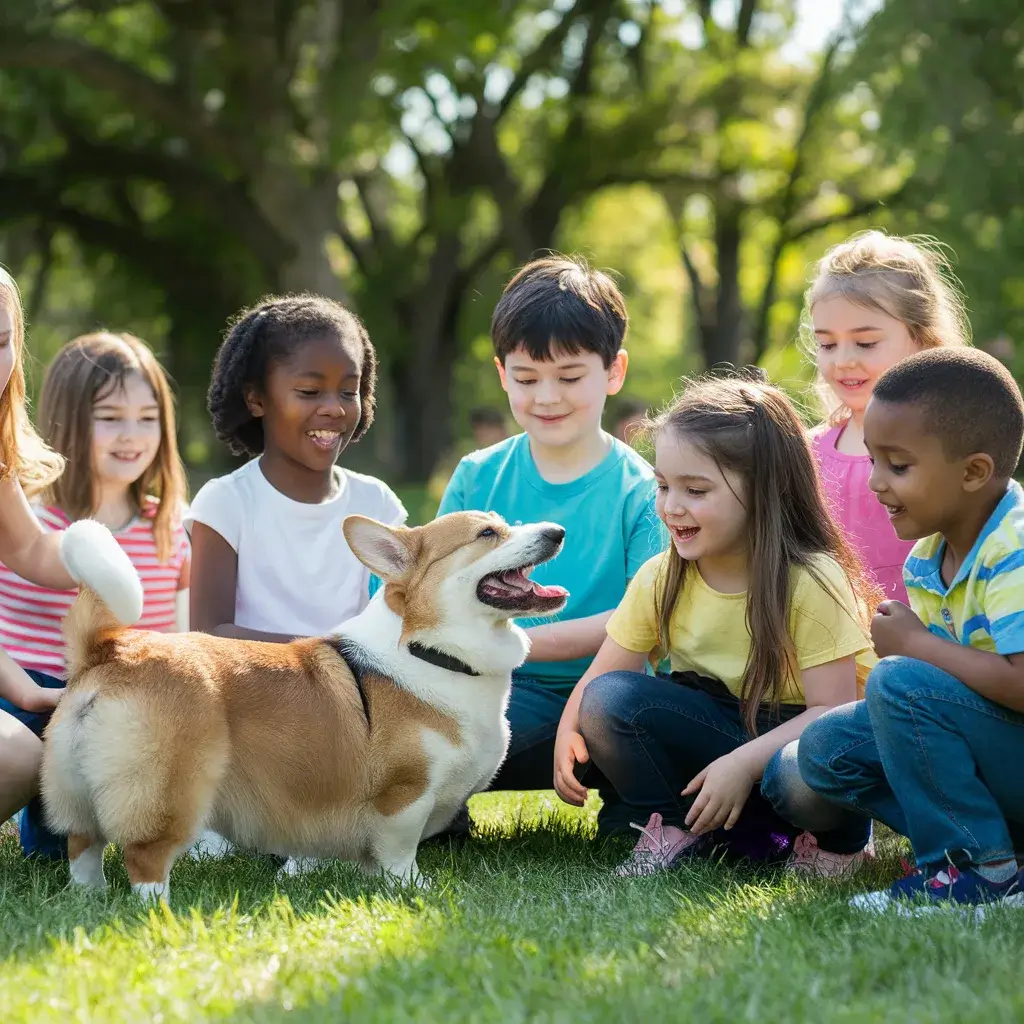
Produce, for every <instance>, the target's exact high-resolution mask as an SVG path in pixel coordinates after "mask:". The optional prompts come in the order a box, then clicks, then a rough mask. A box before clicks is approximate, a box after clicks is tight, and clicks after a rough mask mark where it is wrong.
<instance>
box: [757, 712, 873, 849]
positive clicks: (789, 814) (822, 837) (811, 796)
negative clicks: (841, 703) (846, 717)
mask: <svg viewBox="0 0 1024 1024" xmlns="http://www.w3.org/2000/svg"><path fill="white" fill-rule="evenodd" d="M847 706H848V707H854V705H847ZM830 714H835V712H830ZM819 721H820V719H819ZM815 724H816V723H814V722H812V723H811V724H810V725H809V726H808V727H807V728H806V729H805V730H804V734H803V736H801V737H800V739H799V740H793V741H792V743H787V744H786V746H784V747H783V748H782V749H781V750H780V751H779V752H778V753H777V754H776V755H775V757H773V758H772V759H771V761H769V762H768V766H767V767H766V768H765V770H764V777H763V778H762V779H761V795H762V796H763V797H764V798H765V799H766V800H767V801H768V802H769V803H770V804H771V805H772V807H773V808H774V809H775V813H776V814H778V815H779V817H780V818H783V819H784V820H786V821H790V822H792V823H793V824H794V825H795V826H796V827H797V828H800V829H803V830H804V831H807V832H811V833H813V834H814V838H815V839H816V840H817V842H818V846H819V848H820V849H822V850H827V851H829V852H831V853H844V854H845V853H858V852H859V851H861V850H863V849H864V847H865V846H866V845H867V843H868V840H870V838H871V819H870V818H869V817H865V816H864V815H863V814H861V813H859V812H856V811H851V810H849V809H847V808H846V807H844V806H843V805H841V804H837V803H834V802H833V801H832V800H829V799H828V798H827V797H824V796H822V795H821V794H820V793H816V792H815V791H814V790H813V789H811V787H810V786H808V785H807V783H806V782H805V781H804V778H803V776H802V775H801V774H800V751H802V750H805V749H807V748H808V740H807V733H808V732H809V731H810V730H812V729H814V726H815ZM831 738H832V737H829V738H828V739H826V742H829V741H830V740H831ZM810 742H811V744H813V743H814V738H813V734H812V738H811V741H810Z"/></svg>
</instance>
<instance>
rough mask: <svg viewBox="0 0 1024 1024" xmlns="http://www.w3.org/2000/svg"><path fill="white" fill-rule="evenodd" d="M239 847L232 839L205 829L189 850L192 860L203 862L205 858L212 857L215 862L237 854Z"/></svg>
mask: <svg viewBox="0 0 1024 1024" xmlns="http://www.w3.org/2000/svg"><path fill="white" fill-rule="evenodd" d="M236 849H237V847H236V846H235V844H234V843H233V842H231V840H230V839H225V838H224V837H223V836H222V835H220V834H219V833H217V832H214V831H213V830H212V829H208V828H204V829H203V831H202V832H200V833H199V838H198V839H197V840H196V841H195V842H194V843H193V844H192V845H191V846H190V847H189V848H188V851H187V853H188V856H189V857H191V858H192V860H201V859H202V858H203V857H211V858H213V859H214V860H223V859H224V858H225V857H229V856H231V854H233V853H235V852H236Z"/></svg>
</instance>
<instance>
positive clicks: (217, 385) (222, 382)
mask: <svg viewBox="0 0 1024 1024" xmlns="http://www.w3.org/2000/svg"><path fill="white" fill-rule="evenodd" d="M376 379H377V357H376V353H375V351H374V348H373V345H372V344H371V342H370V338H369V336H368V335H367V333H366V329H365V328H364V327H363V325H362V323H361V322H360V321H359V319H358V318H357V317H356V316H355V315H353V314H352V313H350V312H349V311H348V310H347V309H345V307H344V306H342V305H340V304H339V303H337V302H333V301H332V300H330V299H326V298H322V297H320V296H316V295H289V296H285V297H283V298H273V297H271V298H268V299H266V300H264V301H263V302H261V303H260V304H259V305H257V306H254V307H253V308H251V309H247V310H244V311H243V312H242V313H240V314H239V316H238V317H237V318H236V319H235V321H234V323H233V324H232V326H231V328H230V330H229V331H228V334H227V336H226V338H225V339H224V343H223V344H222V345H221V347H220V351H219V352H218V353H217V359H216V362H215V364H214V369H213V379H212V381H211V383H210V391H209V410H210V415H211V417H212V419H213V426H214V430H215V431H216V433H217V436H218V437H219V438H220V439H221V440H222V441H224V442H225V444H226V445H227V446H228V448H229V449H230V450H231V452H232V454H234V455H249V456H253V458H252V459H251V461H249V462H247V463H246V464H245V465H244V466H242V467H241V468H240V469H237V470H235V472H233V473H229V474H228V475H227V476H222V477H218V478H217V479H214V480H210V481H209V482H208V483H207V484H206V485H205V486H204V487H203V488H202V489H201V490H200V492H199V493H198V494H197V495H196V497H195V501H194V502H193V503H192V508H191V514H190V516H189V518H188V520H187V521H186V523H187V526H188V528H189V530H190V532H191V535H192V589H191V594H192V596H191V609H190V612H191V624H192V628H193V629H196V630H200V631H202V632H206V633H215V634H217V635H219V636H230V637H239V638H243V639H252V640H269V641H274V642H285V641H288V640H291V639H292V638H294V637H296V636H319V635H322V634H324V633H328V632H331V631H332V630H333V629H335V628H336V627H337V626H339V625H340V624H341V623H342V622H344V621H345V620H346V619H349V618H351V617H352V616H354V615H357V614H358V613H359V612H360V611H362V609H363V608H364V607H365V606H366V603H367V601H368V600H369V572H368V571H367V569H366V568H365V567H364V566H363V565H362V563H360V562H359V561H358V560H357V559H356V557H355V555H353V554H352V552H351V550H350V549H349V547H348V545H347V544H346V543H345V537H344V535H343V534H342V531H341V524H342V522H343V521H344V519H345V517H346V516H348V515H351V514H353V513H359V514H360V515H365V516H371V517H372V518H374V519H377V520H380V521H381V522H384V523H387V524H388V525H392V526H393V525H396V524H400V523H403V522H405V519H406V515H407V513H406V511H405V509H404V508H403V506H402V503H401V501H399V499H398V498H397V497H396V495H395V494H394V492H393V491H392V490H391V489H390V488H389V487H388V486H387V485H386V484H384V483H382V482H381V481H380V480H377V479H375V478H374V477H371V476H364V475H362V474H360V473H353V472H351V471H349V470H345V469H341V468H340V467H338V466H336V465H335V461H336V460H337V458H338V455H339V454H340V453H341V452H342V451H343V450H344V448H345V447H346V446H347V445H348V444H349V442H350V441H357V440H359V438H361V437H362V436H363V434H364V433H366V430H367V428H368V427H369V426H370V424H371V423H372V422H373V413H374V407H375V398H374V388H375V385H376Z"/></svg>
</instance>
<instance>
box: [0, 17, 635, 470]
mask: <svg viewBox="0 0 1024 1024" xmlns="http://www.w3.org/2000/svg"><path fill="white" fill-rule="evenodd" d="M635 6H636V9H637V11H638V12H639V13H640V14H643V13H644V11H645V10H648V9H647V8H646V5H644V4H642V3H641V4H637V5H635ZM631 10H632V5H629V4H618V3H615V2H613V0H580V2H579V3H577V4H576V5H575V6H574V7H572V8H571V9H568V10H566V11H565V13H564V14H561V15H559V14H557V13H554V14H553V13H552V12H551V11H550V10H547V8H546V5H544V4H540V3H529V2H524V3H520V4H508V5H483V6H481V7H480V9H479V10H478V11H476V12H475V13H474V12H471V11H466V10H464V9H463V8H462V7H461V5H460V6H458V7H456V6H455V5H454V4H450V3H449V4H445V3H443V2H441V3H434V4H429V5H427V4H421V3H417V2H415V0H409V2H406V3H390V4H387V5H384V4H381V3H379V2H376V0H321V2H312V0H309V2H302V0H296V2H294V3H289V4H282V3H276V2H272V0H250V2H247V3H244V4H243V3H223V4H208V3H203V2H200V0H153V2H152V3H149V4H143V5H139V4H132V5H128V4H123V3H118V2H114V0H107V2H104V0H80V2H78V3H75V2H67V3H60V4H58V3H55V2H51V3H43V4H42V5H38V4H32V3H22V4H16V5H14V6H10V7H5V9H4V12H3V15H2V18H3V19H4V20H3V23H2V28H3V36H2V38H3V42H2V43H0V69H6V76H7V77H6V79H5V84H8V83H11V84H13V90H12V91H11V93H8V92H7V90H5V95H8V94H9V95H14V90H16V92H17V97H18V99H19V101H20V102H16V103H14V104H10V105H9V104H5V109H6V114H7V116H6V118H5V123H6V129H5V133H4V134H5V140H4V141H5V144H6V147H7V148H8V150H9V151H11V152H13V153H14V154H15V155H16V159H15V161H13V163H14V165H15V166H14V167H13V168H11V169H9V170H8V171H7V172H6V173H5V174H4V175H3V176H2V179H0V217H3V218H4V219H6V220H8V221H10V220H22V221H24V220H26V219H28V220H31V221H32V222H33V223H34V224H38V225H41V226H43V231H44V233H45V232H47V231H49V230H51V229H52V228H54V227H57V226H61V227H65V228H69V229H70V230H72V231H73V232H74V233H75V234H76V235H77V236H78V237H79V238H80V239H81V241H82V242H83V243H84V244H85V245H86V246H87V247H94V248H97V249H106V250H111V251H114V252H116V253H118V254H119V256H121V257H122V258H123V259H124V260H126V261H128V262H129V263H130V264H131V265H132V267H133V268H134V269H135V270H136V272H138V273H140V274H143V275H146V276H147V277H148V278H149V279H150V280H152V281H154V282H157V283H158V284H159V285H160V286H161V287H165V288H166V289H167V292H168V312H169V314H170V316H171V318H172V320H173V321H174V322H175V324H176V327H177V333H178V335H179V339H178V343H177V345H176V349H177V350H190V351H195V352H196V357H195V360H194V361H192V362H191V363H189V365H188V370H189V372H190V373H192V372H194V371H196V370H197V364H198V362H200V361H201V360H202V359H204V358H205V359H208V357H209V354H210V349H211V347H212V346H211V340H212V339H213V338H214V337H215V336H216V331H217V330H218V329H219V327H220V325H221V324H222V323H223V320H224V317H225V316H226V315H227V314H229V313H230V312H231V311H232V310H233V309H235V308H237V307H238V306H239V305H241V304H242V303H243V302H246V301H251V299H252V298H254V297H255V296H256V295H257V294H258V293H259V292H261V291H264V290H269V289H274V290H277V289H297V288H310V289H315V290H318V291H321V292H324V293H326V294H333V295H342V294H344V293H345V292H346V291H348V292H350V293H352V294H353V295H354V297H355V298H356V300H357V302H358V305H359V308H360V311H361V312H362V313H363V315H364V316H365V317H366V319H367V320H368V322H369V323H370V326H371V333H372V334H374V336H375V337H377V339H378V342H379V343H380V344H381V347H382V349H383V354H384V359H385V366H386V367H387V369H388V370H389V372H390V374H391V377H392V381H393V385H394V389H395V392H396V395H397V400H398V401H397V405H398V408H400V409H401V410H403V411H404V413H405V415H404V422H403V423H402V429H401V431H400V443H399V445H398V451H399V452H400V453H401V455H402V456H403V459H402V460H401V463H400V465H399V467H397V468H398V469H399V472H400V474H401V475H404V476H406V477H408V478H421V477H423V476H425V475H426V473H427V472H428V471H429V469H430V468H431V466H432V465H433V463H434V461H435V460H436V458H437V456H438V454H439V453H440V452H441V451H442V450H443V449H444V447H445V445H446V443H447V426H448V417H447V412H448V404H449V400H450V396H449V394H448V381H449V380H450V377H451V370H452V366H453V364H454V361H455V359H456V358H457V356H458V354H459V334H458V326H459V319H460V315H461V313H462V310H463V306H464V303H465V299H466V297H467V295H469V293H470V289H471V287H472V284H473V281H474V279H475V278H476V276H477V275H478V274H479V273H480V271H481V270H483V269H484V268H485V267H486V266H487V265H488V264H489V262H490V261H491V260H492V259H493V258H494V257H495V256H496V254H497V253H498V252H499V251H501V250H502V249H503V248H506V247H507V248H508V249H510V250H511V251H512V252H513V253H514V254H515V256H516V258H519V259H523V258H526V257H528V256H529V255H530V254H531V253H532V252H533V251H534V250H535V249H537V248H543V247H545V246H547V245H549V244H550V242H551V239H552V236H553V233H554V230H555V228H556V226H557V223H558V218H559V217H560V215H561V212H562V210H563V209H564V208H565V207H566V206H567V205H569V204H571V203H572V202H573V201H574V200H575V199H576V198H577V197H579V196H580V195H583V194H586V192H587V191H588V190H591V189H594V188H599V187H601V185H602V182H603V180H604V179H605V178H607V177H608V176H609V175H610V174H611V173H612V172H611V170H610V169H609V168H611V167H614V166H617V164H618V163H620V162H621V161H617V160H616V159H614V154H616V153H617V152H619V146H620V145H624V144H625V143H627V142H630V141H633V142H635V141H636V140H635V139H634V136H635V132H634V131H633V129H632V128H631V126H630V125H629V124H628V123H627V122H626V121H625V119H620V123H619V124H618V125H615V126H613V127H612V128H611V129H610V130H609V131H604V130H603V129H602V128H601V127H599V126H595V125H594V124H593V123H592V119H591V111H590V109H589V105H590V103H591V101H592V99H593V98H594V94H595V93H596V92H597V90H598V88H599V86H598V79H599V76H600V75H602V74H606V73H607V72H606V69H607V67H608V66H609V65H611V64H615V63H619V62H621V61H622V59H623V57H624V56H625V55H628V53H627V51H628V50H629V49H630V47H627V46H626V45H625V44H623V43H622V42H621V41H620V40H619V38H618V33H619V29H620V28H621V26H622V25H623V24H624V23H625V21H624V17H623V11H626V12H627V13H629V12H630V11H631ZM648 14H649V11H648ZM442 28H443V31H442ZM642 39H643V29H642V28H639V29H638V30H637V39H636V42H635V43H634V45H633V46H632V48H631V49H632V50H636V49H637V48H638V47H639V46H640V44H641V43H642ZM543 76H548V79H549V80H554V79H555V78H557V79H558V80H559V81H561V82H564V83H565V87H564V96H563V97H562V98H561V99H560V100H559V101H558V107H559V111H558V113H560V116H555V117H552V116H551V114H552V113H553V112H552V110H551V109H550V108H551V106H552V103H550V102H549V103H548V104H547V105H546V109H545V110H544V112H543V116H541V115H540V114H539V113H535V114H534V116H533V118H532V127H533V129H535V130H536V129H538V126H543V127H544V129H545V131H544V132H543V133H540V132H539V131H538V134H537V137H535V138H534V139H533V140H531V144H532V145H533V148H534V150H535V155H536V156H538V157H539V158H543V159H544V161H545V162H544V163H542V164H541V165H540V166H539V167H537V166H536V165H531V166H529V167H527V168H517V167H515V166H514V162H513V161H511V160H509V159H508V157H507V156H506V154H505V153H504V152H503V147H502V142H501V140H500V134H501V132H502V131H504V130H505V125H506V123H509V122H512V121H514V120H515V118H516V117H517V116H519V113H520V111H519V107H520V106H522V99H523V97H524V95H525V94H526V93H527V92H528V89H529V88H535V87H536V84H537V82H538V81H539V80H540V79H541V77H543ZM618 77H619V78H621V75H620V76H618ZM600 88H601V89H602V90H604V91H605V93H606V96H605V98H607V96H608V95H611V92H612V90H611V88H610V82H608V81H602V82H601V86H600ZM628 88H629V85H628V83H625V82H620V83H619V84H618V86H617V89H618V92H619V93H623V92H625V91H627V90H628ZM415 96H419V97H421V98H422V97H429V98H430V103H431V105H432V108H433V109H432V111H431V113H430V115H429V116H426V117H419V118H417V117H416V115H415V112H413V111H411V103H412V101H413V98H414V97H415ZM634 98H635V97H634ZM552 102H553V101H552ZM620 102H621V99H620ZM26 110H30V111H31V112H32V118H31V123H25V120H24V118H20V117H19V112H21V111H26ZM40 114H42V116H39V115H40ZM520 120H521V121H524V122H525V121H529V120H530V118H529V116H527V117H525V118H520ZM410 125H411V126H410ZM519 130H522V128H521V127H520V129H519ZM509 131H511V132H514V131H516V129H513V128H510V129H509ZM432 136H433V139H434V141H433V142H431V137H432ZM437 140H440V142H438V141H437ZM396 143H399V144H400V145H401V146H404V148H405V149H406V151H408V152H409V153H411V154H412V155H413V156H414V158H415V161H416V173H415V175H413V176H412V178H411V179H410V176H409V175H408V174H406V173H398V174H395V173H391V172H389V170H388V166H389V165H388V161H387V157H388V155H389V154H394V153H395V151H396ZM592 152H603V153H604V154H605V155H606V157H607V159H606V160H601V161H596V160H592V159H591V158H590V155H589V154H591V153H592ZM623 152H628V153H629V154H630V157H631V158H635V153H636V146H635V145H632V144H631V145H629V146H628V148H627V149H625V150H623ZM339 196H340V197H341V199H340V200H339ZM337 239H340V240H341V241H342V242H343V243H344V250H343V251H339V247H338V246H336V245H335V246H334V247H333V249H332V240H337ZM349 268H351V270H352V271H353V272H352V273H345V271H346V270H348V269H349ZM346 285H347V288H346V287H345V286H346ZM189 335H191V338H189V337H188V336H189ZM199 339H201V340H199ZM182 361H183V362H188V361H187V360H182Z"/></svg>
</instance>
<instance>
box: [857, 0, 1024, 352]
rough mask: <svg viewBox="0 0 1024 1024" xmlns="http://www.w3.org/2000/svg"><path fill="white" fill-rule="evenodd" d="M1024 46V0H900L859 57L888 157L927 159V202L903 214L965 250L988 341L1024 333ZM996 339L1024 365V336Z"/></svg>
mask: <svg viewBox="0 0 1024 1024" xmlns="http://www.w3.org/2000/svg"><path fill="white" fill-rule="evenodd" d="M886 53H889V54H895V55H897V56H898V60H891V59H884V58H883V57H882V56H881V55H883V54H886ZM1022 54H1024V9H1022V8H1021V6H1020V4H1019V3H1016V2H1014V0H972V2H971V3H970V4H964V3H961V2H959V0H936V2H931V0H928V2H925V0H890V2H889V3H888V4H886V5H885V7H884V8H883V9H881V10H880V11H879V12H878V13H877V14H876V15H875V16H874V17H873V18H872V19H871V21H870V22H869V23H868V24H867V26H866V27H865V31H864V34H863V41H862V45H861V46H860V48H859V50H858V59H857V61H856V65H855V70H856V72H857V73H858V74H859V75H861V77H862V79H863V81H864V82H865V84H866V86H868V87H869V88H870V89H871V90H872V92H873V94H874V97H875V99H874V102H875V105H876V107H877V109H878V110H879V111H880V113H881V125H880V134H881V138H882V140H883V143H884V146H885V158H886V159H887V160H890V161H908V160H913V162H914V165H915V179H916V181H917V182H918V183H919V186H918V192H917V194H916V196H915V202H913V203H909V204H907V205H906V206H905V207H904V208H903V209H902V210H900V211H899V215H898V216H897V217H895V218H893V221H892V223H893V226H894V227H896V228H897V229H899V230H903V231H921V232H926V233H928V234H932V235H935V236H937V237H938V238H939V239H940V240H941V241H942V242H943V243H945V244H947V245H948V246H949V247H950V248H951V249H952V250H953V251H954V252H955V253H956V254H957V255H958V257H959V259H958V260H957V261H956V265H955V269H956V271H957V273H958V276H959V277H960V278H961V280H962V281H963V284H964V286H965V290H966V293H967V296H968V304H969V308H970V313H971V319H972V324H973V327H974V333H975V339H976V341H977V342H979V343H980V344H985V345H991V344H992V343H994V342H998V341H1009V340H1010V339H1014V338H1016V339H1020V338H1021V337H1022V336H1024V273H1022V271H1021V267H1022V266H1024V202H1022V200H1021V191H1020V168H1021V166H1024V76H1022V75H1021V60H1022ZM996 348H997V351H998V354H1000V355H1001V356H1003V357H1004V358H1007V359H1009V360H1010V361H1012V362H1014V363H1015V368H1016V369H1017V371H1018V372H1024V362H1022V361H1021V360H1022V357H1024V346H1022V351H1021V352H1020V353H1019V354H1018V355H1017V356H1016V358H1014V356H1013V354H1012V345H1008V344H999V345H998V346H996Z"/></svg>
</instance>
